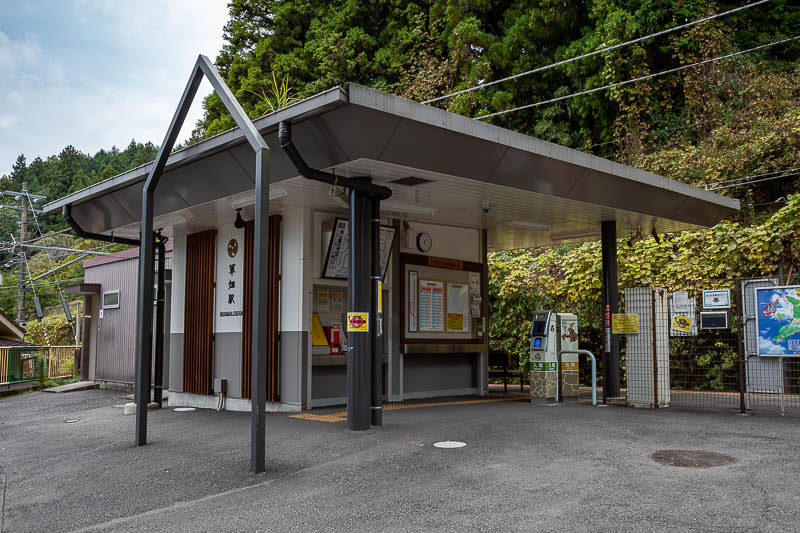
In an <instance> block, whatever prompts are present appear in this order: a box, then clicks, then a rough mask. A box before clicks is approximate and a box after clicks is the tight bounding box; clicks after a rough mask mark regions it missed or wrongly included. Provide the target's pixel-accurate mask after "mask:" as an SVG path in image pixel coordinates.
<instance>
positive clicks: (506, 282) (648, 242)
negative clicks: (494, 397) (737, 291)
mask: <svg viewBox="0 0 800 533" xmlns="http://www.w3.org/2000/svg"><path fill="white" fill-rule="evenodd" d="M798 240H800V194H793V195H790V196H789V197H788V199H787V202H786V204H785V205H784V206H783V207H782V208H781V209H779V210H778V211H776V212H775V213H773V214H772V215H771V216H769V217H768V218H766V219H765V220H764V221H763V222H761V223H759V224H754V225H752V226H742V225H740V224H739V223H737V222H723V223H721V224H718V225H716V226H714V227H713V228H709V229H703V230H697V231H686V232H682V233H679V234H676V235H662V236H660V242H657V241H656V240H655V239H653V238H648V239H643V240H640V241H638V242H636V243H634V244H633V245H628V243H627V241H626V240H619V241H618V243H617V244H618V270H619V284H620V287H621V288H624V287H642V286H651V285H652V286H656V287H667V288H669V289H671V290H690V289H695V288H697V287H707V286H708V284H709V283H711V282H713V280H720V281H727V280H730V279H733V278H735V277H749V276H769V275H772V274H774V272H775V270H776V268H777V266H778V264H781V263H782V264H784V265H800V249H798V248H797V247H792V246H791V243H794V242H797V241H798ZM600 265H601V257H600V243H598V242H590V243H585V244H580V245H571V246H569V245H564V246H557V247H554V248H546V249H538V250H515V251H510V252H497V253H494V254H491V255H490V262H489V267H490V268H489V305H490V316H491V321H490V338H491V342H492V346H493V347H494V348H501V349H506V350H508V351H510V352H513V353H517V354H519V355H520V356H521V358H522V359H523V360H525V359H526V358H527V345H528V331H529V329H530V319H531V316H532V314H533V312H534V310H536V309H550V310H553V311H564V312H572V313H576V314H577V315H578V317H579V323H578V328H579V332H580V343H581V345H583V346H587V347H588V349H590V350H595V351H596V350H598V348H599V347H600V339H601V330H600V328H601V318H600V317H601V313H600V311H601V310H600V289H601V281H600V279H601V267H600ZM713 353H714V360H716V361H720V360H722V361H726V362H727V363H726V364H731V360H730V357H732V355H731V354H730V353H729V352H727V351H725V350H721V351H720V352H719V353H716V352H713ZM709 354H712V352H708V353H707V354H706V356H709ZM724 369H725V367H724V366H723V367H720V368H718V369H717V370H719V371H722V370H724ZM710 379H711V381H712V383H718V384H721V381H720V379H719V377H718V376H717V377H712V378H710Z"/></svg>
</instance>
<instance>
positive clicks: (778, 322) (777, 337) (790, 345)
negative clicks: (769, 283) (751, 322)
mask: <svg viewBox="0 0 800 533" xmlns="http://www.w3.org/2000/svg"><path fill="white" fill-rule="evenodd" d="M753 290H754V291H755V297H756V298H755V299H756V332H757V333H758V343H757V346H758V355H760V356H774V357H791V356H800V285H792V286H785V287H758V288H756V289H753Z"/></svg>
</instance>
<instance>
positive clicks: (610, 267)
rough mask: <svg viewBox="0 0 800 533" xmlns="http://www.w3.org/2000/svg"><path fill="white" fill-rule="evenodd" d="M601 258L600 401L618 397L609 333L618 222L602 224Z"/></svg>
mask: <svg viewBox="0 0 800 533" xmlns="http://www.w3.org/2000/svg"><path fill="white" fill-rule="evenodd" d="M601 226H602V227H601V239H602V254H603V291H602V292H603V357H604V361H605V362H606V364H605V366H604V368H603V397H604V398H605V397H611V398H614V397H617V396H619V395H620V390H619V379H620V374H619V369H620V361H619V338H618V337H617V336H616V335H613V334H612V333H611V317H610V315H612V314H614V313H618V312H619V287H618V285H617V222H616V221H614V220H606V221H603V222H601Z"/></svg>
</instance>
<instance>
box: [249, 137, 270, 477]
mask: <svg viewBox="0 0 800 533" xmlns="http://www.w3.org/2000/svg"><path fill="white" fill-rule="evenodd" d="M269 179H270V177H269V151H268V150H266V149H262V150H258V151H257V152H256V212H255V224H254V226H255V227H254V233H253V244H254V249H253V317H252V320H253V349H252V355H251V357H252V359H251V361H250V372H251V378H250V379H251V382H250V383H251V389H250V391H251V396H250V405H251V408H250V409H251V410H250V470H251V471H253V472H263V471H264V470H266V451H267V448H266V446H267V445H266V438H267V427H266V424H267V421H266V408H267V332H268V331H269V324H268V321H269V275H268V271H269Z"/></svg>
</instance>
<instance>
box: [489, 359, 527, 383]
mask: <svg viewBox="0 0 800 533" xmlns="http://www.w3.org/2000/svg"><path fill="white" fill-rule="evenodd" d="M493 367H494V368H493ZM497 367H501V369H498V368H497ZM489 375H490V376H503V393H507V392H508V378H510V377H511V378H515V377H519V390H521V391H523V390H525V389H524V384H525V371H524V370H520V369H519V356H512V355H511V354H510V353H508V352H506V351H505V350H490V351H489Z"/></svg>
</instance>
